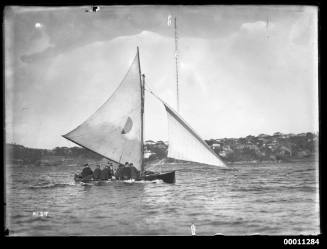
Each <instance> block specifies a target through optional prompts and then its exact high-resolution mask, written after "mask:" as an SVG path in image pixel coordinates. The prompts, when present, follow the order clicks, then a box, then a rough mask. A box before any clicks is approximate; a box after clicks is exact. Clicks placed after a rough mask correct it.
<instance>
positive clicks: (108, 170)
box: [80, 162, 140, 180]
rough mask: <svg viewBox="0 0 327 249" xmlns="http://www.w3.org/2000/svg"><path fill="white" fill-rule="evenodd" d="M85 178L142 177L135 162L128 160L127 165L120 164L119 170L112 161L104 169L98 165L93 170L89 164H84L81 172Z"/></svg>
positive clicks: (120, 178)
mask: <svg viewBox="0 0 327 249" xmlns="http://www.w3.org/2000/svg"><path fill="white" fill-rule="evenodd" d="M80 177H81V178H82V179H83V180H109V179H113V178H114V179H117V180H130V179H134V180H137V179H138V178H139V177H140V172H139V171H138V170H137V169H136V168H135V167H134V166H133V163H128V162H126V163H125V165H123V164H120V165H119V167H118V168H117V170H116V171H115V170H114V169H113V165H112V163H109V165H106V166H105V167H104V168H103V169H101V168H100V165H97V166H96V168H95V170H94V171H92V169H91V168H90V166H89V165H88V164H84V168H83V170H82V172H81V174H80Z"/></svg>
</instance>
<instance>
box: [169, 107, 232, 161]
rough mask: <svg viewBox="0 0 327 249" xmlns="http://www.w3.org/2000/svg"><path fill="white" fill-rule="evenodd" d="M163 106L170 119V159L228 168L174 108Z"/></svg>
mask: <svg viewBox="0 0 327 249" xmlns="http://www.w3.org/2000/svg"><path fill="white" fill-rule="evenodd" d="M163 104H164V106H165V108H166V112H167V117H168V140H169V146H168V157H170V158H175V159H179V160H185V161H192V162H198V163H203V164H209V165H214V166H219V167H226V165H225V164H224V162H223V161H222V160H221V159H220V158H219V157H218V156H217V155H216V153H215V152H214V151H213V150H212V149H211V148H210V147H209V146H208V145H207V143H206V142H204V141H203V140H202V139H201V138H200V136H199V135H198V134H196V133H195V131H194V130H193V129H192V128H191V127H190V126H189V125H188V124H187V123H186V122H185V121H184V120H183V119H182V118H181V117H180V116H179V115H178V114H177V113H176V112H175V111H173V110H172V108H170V107H169V106H168V105H167V104H166V103H164V102H163Z"/></svg>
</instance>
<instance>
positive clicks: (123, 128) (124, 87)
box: [63, 53, 143, 170]
mask: <svg viewBox="0 0 327 249" xmlns="http://www.w3.org/2000/svg"><path fill="white" fill-rule="evenodd" d="M141 87H142V86H141V77H140V63H139V57H138V53H137V55H136V56H135V58H134V60H133V63H132V65H131V66H130V68H129V70H128V72H127V74H126V76H125V78H124V79H123V80H122V82H121V83H120V85H119V86H118V88H117V89H116V91H115V92H114V93H113V94H112V96H111V97H110V98H109V99H108V100H107V101H106V102H105V103H104V104H103V105H102V106H101V107H100V108H99V109H98V110H97V111H96V112H95V113H94V114H93V115H91V116H90V117H89V118H88V119H87V120H86V121H85V122H84V123H82V124H81V125H80V126H78V127H77V128H75V129H74V130H72V131H71V132H69V133H68V134H66V135H64V136H63V137H65V138H67V139H68V140H71V141H72V142H75V143H76V144H78V145H81V146H83V147H85V148H87V149H89V150H92V151H94V152H96V153H98V154H100V155H102V156H104V157H105V158H107V159H110V160H113V161H116V162H121V163H124V162H132V163H133V164H134V166H135V167H136V168H137V169H139V170H141V167H142V159H143V154H142V151H143V150H142V146H143V141H142V135H141V133H142V132H141V129H142V128H141V122H142V121H141V120H142V116H141V97H142V96H141V92H142V91H141Z"/></svg>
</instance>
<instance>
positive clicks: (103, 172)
mask: <svg viewBox="0 0 327 249" xmlns="http://www.w3.org/2000/svg"><path fill="white" fill-rule="evenodd" d="M100 179H101V180H108V179H111V173H110V169H109V168H104V169H103V170H101V174H100Z"/></svg>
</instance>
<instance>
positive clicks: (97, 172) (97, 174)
mask: <svg viewBox="0 0 327 249" xmlns="http://www.w3.org/2000/svg"><path fill="white" fill-rule="evenodd" d="M100 174H101V169H100V165H99V164H98V165H97V167H96V169H95V170H94V172H93V179H94V180H100Z"/></svg>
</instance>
